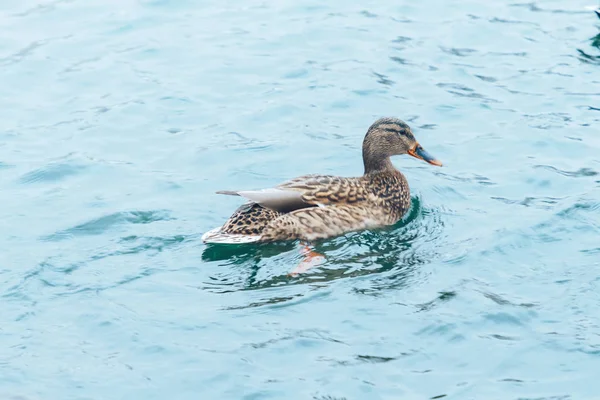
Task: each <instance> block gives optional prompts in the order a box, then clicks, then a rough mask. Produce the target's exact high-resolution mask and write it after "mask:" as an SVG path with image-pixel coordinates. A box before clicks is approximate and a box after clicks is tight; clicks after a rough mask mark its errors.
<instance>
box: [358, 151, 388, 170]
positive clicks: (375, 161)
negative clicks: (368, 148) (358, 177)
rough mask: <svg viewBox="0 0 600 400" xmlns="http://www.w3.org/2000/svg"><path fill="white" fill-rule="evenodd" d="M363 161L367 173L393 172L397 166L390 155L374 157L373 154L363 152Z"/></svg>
mask: <svg viewBox="0 0 600 400" xmlns="http://www.w3.org/2000/svg"><path fill="white" fill-rule="evenodd" d="M363 163H364V165H365V175H367V174H374V173H378V172H393V171H396V168H395V167H394V165H393V164H392V161H391V160H390V158H389V157H385V156H380V157H374V156H373V154H365V152H363Z"/></svg>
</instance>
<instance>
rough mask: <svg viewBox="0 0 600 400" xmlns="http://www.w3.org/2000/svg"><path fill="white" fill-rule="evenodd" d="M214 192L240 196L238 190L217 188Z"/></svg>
mask: <svg viewBox="0 0 600 400" xmlns="http://www.w3.org/2000/svg"><path fill="white" fill-rule="evenodd" d="M216 193H217V194H226V195H228V196H240V194H239V193H238V192H236V191H235V190H218V191H217V192H216Z"/></svg>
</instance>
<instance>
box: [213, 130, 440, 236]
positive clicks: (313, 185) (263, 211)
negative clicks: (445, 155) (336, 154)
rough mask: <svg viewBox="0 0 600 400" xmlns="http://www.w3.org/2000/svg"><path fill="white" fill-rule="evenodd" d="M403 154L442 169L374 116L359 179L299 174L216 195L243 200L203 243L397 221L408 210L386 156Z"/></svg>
mask: <svg viewBox="0 0 600 400" xmlns="http://www.w3.org/2000/svg"><path fill="white" fill-rule="evenodd" d="M401 154H409V155H411V156H413V157H416V158H418V159H421V160H424V161H426V162H428V163H429V164H432V165H436V166H442V163H441V162H439V161H438V160H436V159H435V158H434V157H433V156H432V155H431V154H429V153H427V152H426V151H425V149H423V147H421V145H420V144H419V142H417V140H416V139H415V137H414V135H413V133H412V131H411V129H410V127H409V126H408V125H407V124H406V123H405V122H403V121H401V120H399V119H397V118H380V119H378V120H377V121H375V122H374V123H373V124H372V125H371V126H370V127H369V129H368V131H367V134H366V135H365V138H364V140H363V145H362V157H363V163H364V174H363V175H362V176H360V177H351V178H346V177H339V176H332V175H318V174H312V175H304V176H300V177H298V178H294V179H292V180H289V181H287V182H284V183H282V184H280V185H277V186H275V187H273V188H268V189H263V190H240V191H219V192H217V193H219V194H226V195H234V196H241V197H244V198H246V199H248V200H249V201H248V202H247V203H246V204H243V205H242V206H241V207H239V208H238V209H237V210H236V211H235V212H234V213H233V215H231V217H230V218H229V219H228V220H227V221H226V222H225V224H224V225H223V226H222V227H220V228H216V229H213V230H211V231H209V232H206V233H205V234H204V235H203V236H202V240H203V241H204V242H206V243H230V244H233V243H254V242H274V241H286V240H301V241H304V242H312V241H315V240H319V239H326V238H331V237H334V236H339V235H342V234H345V233H347V232H351V231H359V230H364V229H373V228H377V227H382V226H386V225H393V224H395V223H396V222H398V221H399V220H400V219H401V218H402V216H403V215H404V214H405V213H406V211H408V209H409V207H410V189H409V186H408V182H407V181H406V178H405V177H404V175H403V174H402V173H401V172H400V171H398V170H397V169H396V168H394V166H393V165H392V162H391V161H390V156H395V155H401Z"/></svg>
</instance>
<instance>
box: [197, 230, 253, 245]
mask: <svg viewBox="0 0 600 400" xmlns="http://www.w3.org/2000/svg"><path fill="white" fill-rule="evenodd" d="M260 239H261V236H260V235H242V234H235V233H225V232H222V231H221V228H220V227H219V228H215V229H211V230H210V231H208V232H206V233H205V234H204V235H202V241H203V242H204V243H215V244H243V243H256V242H259V241H260Z"/></svg>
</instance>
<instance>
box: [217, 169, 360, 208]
mask: <svg viewBox="0 0 600 400" xmlns="http://www.w3.org/2000/svg"><path fill="white" fill-rule="evenodd" d="M217 193H219V194H227V195H233V196H242V197H245V198H247V199H248V200H251V201H253V202H255V203H258V204H260V205H262V206H263V207H267V208H270V209H272V210H275V211H279V212H283V213H287V212H291V211H294V210H299V209H302V208H308V207H317V206H320V207H324V206H327V205H331V204H353V203H356V202H358V201H362V200H365V199H366V197H367V195H368V193H367V191H366V189H365V187H364V184H363V183H362V181H361V180H360V178H342V177H338V176H332V175H304V176H300V177H298V178H294V179H292V180H289V181H287V182H284V183H282V184H280V185H278V186H276V187H274V188H268V189H262V190H240V191H228V190H222V191H219V192H217Z"/></svg>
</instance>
